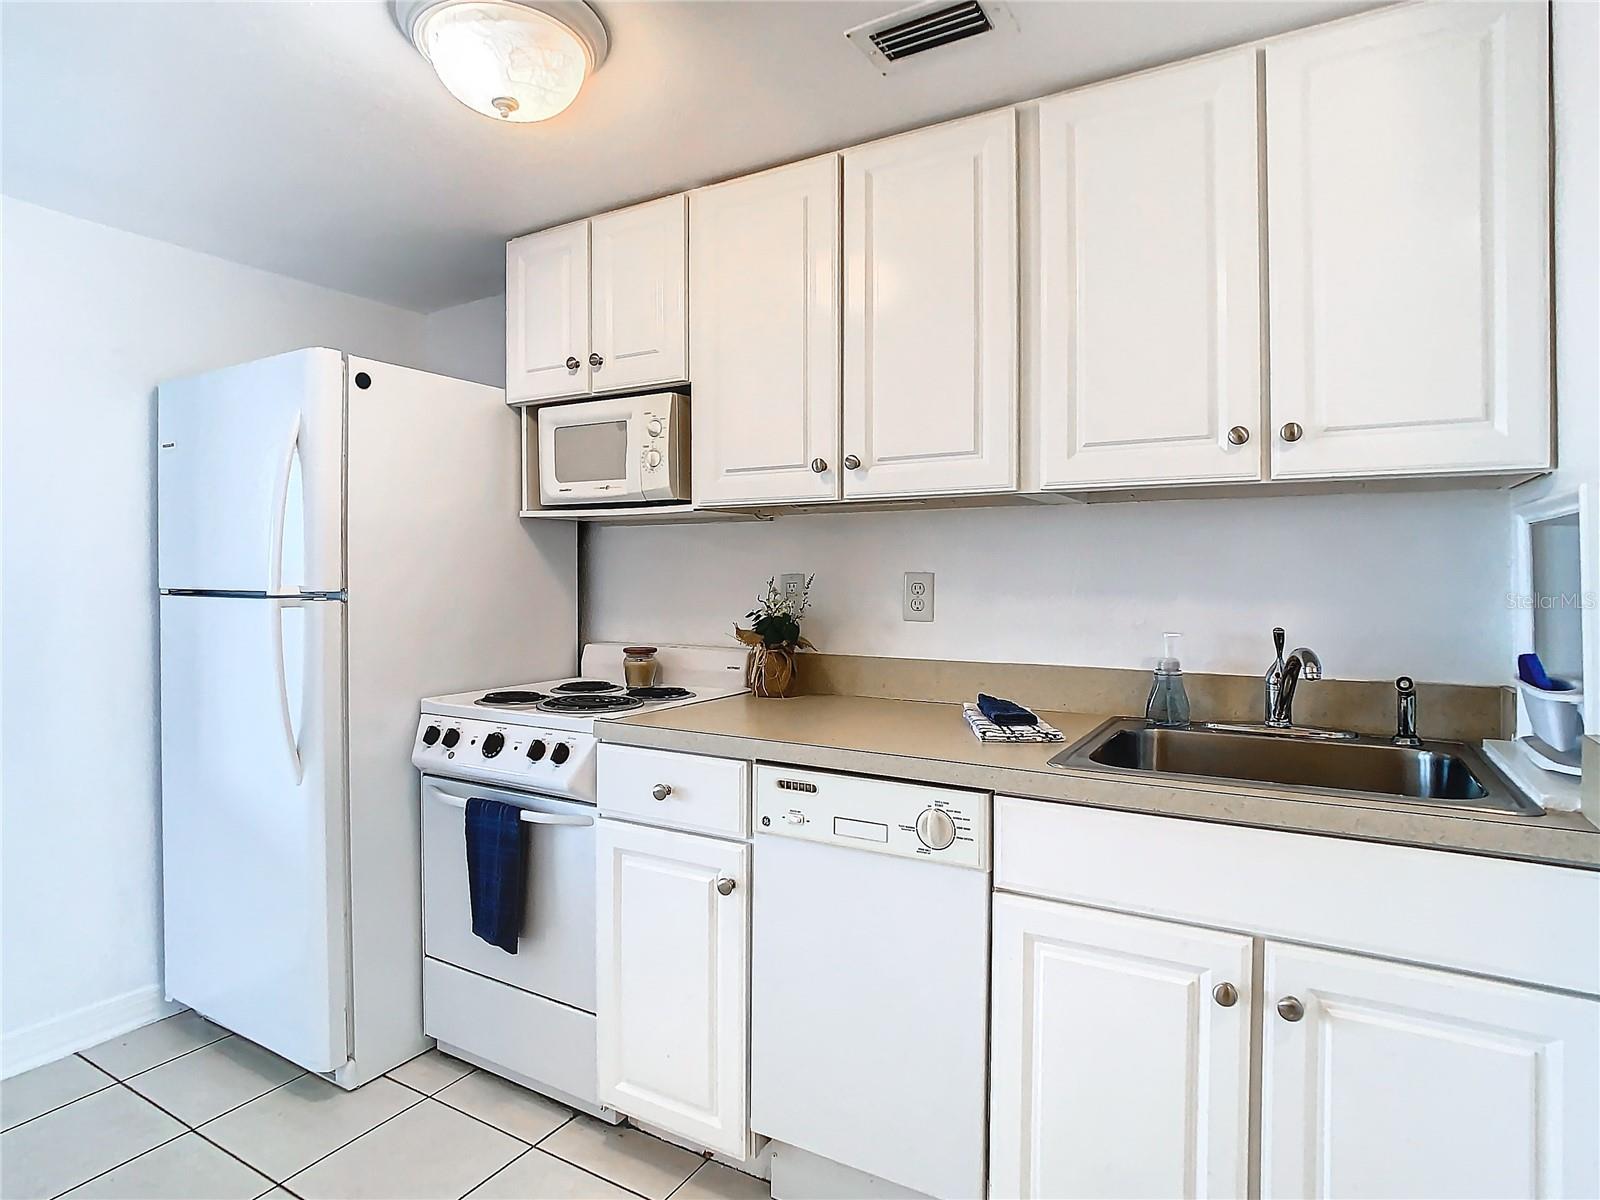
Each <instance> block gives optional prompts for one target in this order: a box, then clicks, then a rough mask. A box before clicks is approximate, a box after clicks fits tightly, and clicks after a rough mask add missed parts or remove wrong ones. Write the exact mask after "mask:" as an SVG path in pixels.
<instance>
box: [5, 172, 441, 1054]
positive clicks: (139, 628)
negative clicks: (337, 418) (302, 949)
mask: <svg viewBox="0 0 1600 1200" xmlns="http://www.w3.org/2000/svg"><path fill="white" fill-rule="evenodd" d="M0 221H3V224H4V233H3V249H4V262H3V267H4V277H3V303H4V325H3V335H4V369H3V386H4V410H3V411H4V426H3V438H4V446H3V467H4V479H3V489H0V498H3V514H4V544H3V557H0V563H3V568H0V569H3V591H0V603H3V620H0V638H3V642H0V654H3V667H4V671H3V676H4V679H3V689H0V704H3V709H0V713H3V721H4V727H3V731H0V734H3V736H0V748H3V766H0V793H3V798H0V836H3V839H4V840H3V846H0V865H3V871H4V878H3V891H0V906H3V915H0V920H3V936H0V943H3V952H0V970H3V978H4V990H3V1005H0V1032H3V1038H0V1069H3V1070H4V1072H5V1073H6V1074H10V1073H13V1072H15V1071H16V1070H20V1069H23V1068H24V1067H25V1066H27V1065H29V1063H30V1062H32V1061H38V1060H42V1059H46V1058H50V1057H54V1056H55V1055H56V1054H58V1053H62V1052H65V1051H67V1050H71V1049H75V1048H77V1047H78V1046H80V1045H83V1044H85V1043H86V1042H88V1041H92V1040H98V1039H99V1038H100V1037H102V1036H107V1035H109V1034H111V1033H113V1032H118V1031H120V1029H122V1028H127V1027H130V1026H132V1025H134V1024H138V1023H140V1022H142V1021H144V1020H147V1019H149V1017H150V1016H151V1015H153V1014H155V1013H156V1012H157V1011H159V1005H160V918H159V851H158V846H159V831H158V803H157V783H158V765H157V759H156V753H157V738H156V723H155V722H156V713H155V704H156V690H155V688H156V653H155V638H156V606H155V559H154V540H153V538H154V531H153V518H154V491H153V486H154V485H153V456H154V449H153V437H152V435H153V430H154V405H153V401H154V388H155V385H156V383H157V382H158V381H159V380H161V379H163V378H168V377H171V376H177V375H183V374H187V373H189V372H193V371H198V370H202V369H206V368H210V367H217V366H222V365H225V364H227V363H230V362H235V361H242V360H245V359H249V358H254V357H257V356H260V355H265V354H272V353H276V352H278V351H282V350H288V349H293V348H295V347H299V346H308V345H332V346H337V347H339V348H342V349H348V350H351V351H354V352H357V353H361V354H365V355H369V356H372V357H375V358H382V359H387V360H389V361H393V362H402V363H408V364H411V365H426V364H425V363H423V362H421V361H419V359H420V358H421V348H422V347H423V346H424V338H423V335H424V332H425V328H424V325H425V323H424V321H423V318H422V317H421V316H419V315H417V314H415V313H410V312H405V311H402V310H400V309H395V308H389V307H387V306H384V305H381V304H375V303H373V302H371V301H367V300H360V299H356V298H354V297H351V296H345V295H341V294H339V293H335V292H330V291H325V290H323V289H321V288H316V287H312V286H309V285H307V284H303V283H299V282H295V281H291V280H288V279H284V278H280V277H278V276H274V275H270V274H267V273H265V272H262V271H257V270H253V269H250V268H246V267H240V266H236V265H234V264H231V263H228V262H224V261H222V260H220V259H216V258H211V257H208V256H206V255H202V254H197V253H194V252H192V251H188V250H180V249H178V248H176V247H173V246H169V245H166V244H164V243H161V242H155V241H151V240H149V239H146V238H141V237H136V236H133V235H130V234H126V233H122V232H119V231H116V230H112V229H108V228H105V227H104V226H99V225H94V224H90V223H88V222H85V221H80V220H77V219H75V218H71V217H66V216H62V215H61V214H59V213H55V212H51V211H50V210H48V209H42V208H37V207H35V206H33V205H29V204H25V203H21V202H18V201H14V200H10V199H6V200H5V201H4V204H3V208H0Z"/></svg>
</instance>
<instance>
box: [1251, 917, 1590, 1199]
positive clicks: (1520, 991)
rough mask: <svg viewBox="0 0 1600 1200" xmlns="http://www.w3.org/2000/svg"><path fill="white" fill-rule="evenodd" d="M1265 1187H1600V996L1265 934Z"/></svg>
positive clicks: (1328, 1192) (1330, 1191)
mask: <svg viewBox="0 0 1600 1200" xmlns="http://www.w3.org/2000/svg"><path fill="white" fill-rule="evenodd" d="M1265 995H1266V1003H1267V1005H1268V1008H1267V1011H1266V1014H1265V1023H1264V1029H1263V1033H1264V1045H1263V1049H1262V1080H1263V1087H1264V1089H1265V1090H1264V1093H1263V1096H1262V1101H1261V1154H1262V1164H1261V1195H1262V1196H1263V1197H1268V1198H1271V1197H1279V1196H1282V1197H1290V1196H1293V1197H1322V1196H1450V1197H1473V1196H1481V1197H1497V1196H1540V1197H1543V1196H1593V1195H1596V1194H1597V1193H1600V1149H1597V1147H1596V1142H1595V1130H1596V1129H1597V1128H1600V1095H1597V1088H1600V1078H1597V1070H1596V1063H1600V1002H1597V1001H1595V1000H1591V999H1583V998H1581V997H1578V996H1570V995H1563V994H1561V993H1558V992H1544V991H1539V990H1538V989H1535V988H1530V987H1519V986H1516V985H1514V984H1509V983H1497V982H1494V981H1491V980H1486V979H1477V978H1474V977H1471V976H1466V975H1455V974H1451V973H1448V972H1444V971H1433V970H1425V969H1423V968H1420V967H1408V966H1401V965H1399V964H1397V963H1390V962H1383V961H1380V960H1378V959H1368V958H1359V957H1357V956H1355V955H1351V954H1340V953H1335V952H1332V951H1326V950H1311V949H1304V948H1301V947H1298V946H1287V945H1282V944H1279V943H1276V942H1269V943H1268V944H1267V952H1266V992H1265Z"/></svg>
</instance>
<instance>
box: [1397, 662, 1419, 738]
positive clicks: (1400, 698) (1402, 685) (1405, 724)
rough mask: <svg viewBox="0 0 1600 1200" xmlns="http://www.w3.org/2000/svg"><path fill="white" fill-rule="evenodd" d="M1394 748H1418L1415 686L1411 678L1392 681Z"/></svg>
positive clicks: (1404, 677) (1404, 676) (1403, 676)
mask: <svg viewBox="0 0 1600 1200" xmlns="http://www.w3.org/2000/svg"><path fill="white" fill-rule="evenodd" d="M1390 740H1391V741H1392V742H1394V744H1395V745H1396V746H1412V747H1415V746H1420V745H1422V739H1421V738H1419V737H1418V736H1417V685H1416V684H1415V683H1413V682H1412V680H1411V676H1409V675H1402V676H1400V678H1399V679H1396V680H1395V681H1394V737H1393V738H1391V739H1390Z"/></svg>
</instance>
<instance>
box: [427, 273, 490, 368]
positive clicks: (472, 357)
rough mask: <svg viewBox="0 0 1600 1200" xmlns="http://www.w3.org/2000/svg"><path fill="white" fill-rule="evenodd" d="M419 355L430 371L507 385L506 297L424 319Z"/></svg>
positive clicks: (477, 302) (487, 300)
mask: <svg viewBox="0 0 1600 1200" xmlns="http://www.w3.org/2000/svg"><path fill="white" fill-rule="evenodd" d="M422 352H423V355H424V356H425V357H426V359H427V362H428V369H429V370H430V371H437V372H439V374H441V375H454V376H455V377H456V378H457V379H470V380H472V382H474V383H487V384H489V385H490V386H491V387H505V385H506V298H505V296H504V295H499V296H487V297H485V298H484V299H482V300H473V301H472V302H470V303H468V304H457V305H456V306H455V307H453V308H441V309H438V310H437V311H435V312H431V313H429V314H428V315H427V316H426V317H424V318H423V327H422Z"/></svg>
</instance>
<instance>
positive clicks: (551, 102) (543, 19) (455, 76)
mask: <svg viewBox="0 0 1600 1200" xmlns="http://www.w3.org/2000/svg"><path fill="white" fill-rule="evenodd" d="M394 18H395V21H396V22H397V23H398V24H399V26H400V29H401V31H402V32H403V33H404V34H405V35H406V36H407V37H409V38H410V39H411V44H412V45H414V46H415V47H416V48H417V50H418V51H419V52H420V53H421V54H422V57H423V58H425V59H427V60H428V62H429V63H430V64H431V65H432V67H433V69H434V71H435V73H437V74H438V76H439V82H441V83H442V84H444V86H445V89H446V90H447V91H448V92H449V93H450V94H451V95H452V96H454V97H455V98H456V99H457V100H459V101H461V103H463V104H465V105H466V106H467V107H468V108H470V109H472V110H473V111H474V112H480V113H482V114H483V115H484V116H486V117H494V118H495V119H497V120H502V121H520V122H528V121H545V120H548V119H549V118H551V117H553V116H555V115H556V114H557V113H559V112H561V111H562V110H563V109H565V108H566V107H567V106H568V105H569V104H571V103H572V102H573V101H574V100H575V99H577V97H578V89H579V88H581V87H583V83H584V80H586V79H587V78H588V77H589V75H590V73H591V72H594V71H597V70H599V69H600V64H601V63H603V62H605V59H606V50H607V38H606V27H605V26H604V25H603V24H601V22H600V17H599V14H597V13H596V12H595V11H594V9H592V8H590V7H589V5H587V4H584V3H582V2H581V0H538V2H537V3H534V2H532V0H394Z"/></svg>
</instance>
